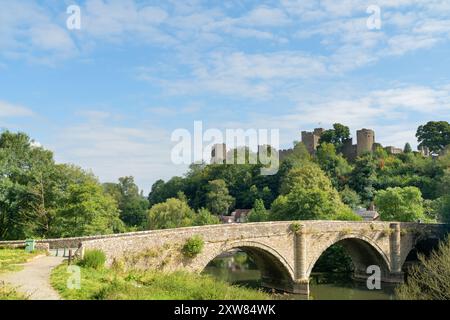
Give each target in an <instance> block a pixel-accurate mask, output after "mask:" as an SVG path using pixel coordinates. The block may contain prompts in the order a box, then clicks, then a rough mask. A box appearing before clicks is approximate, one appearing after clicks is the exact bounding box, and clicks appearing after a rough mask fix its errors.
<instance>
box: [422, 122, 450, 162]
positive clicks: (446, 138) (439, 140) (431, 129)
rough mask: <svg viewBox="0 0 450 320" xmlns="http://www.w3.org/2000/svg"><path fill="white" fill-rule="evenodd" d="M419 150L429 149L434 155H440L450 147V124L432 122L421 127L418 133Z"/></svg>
mask: <svg viewBox="0 0 450 320" xmlns="http://www.w3.org/2000/svg"><path fill="white" fill-rule="evenodd" d="M416 137H417V140H418V142H419V148H421V147H428V148H429V149H430V151H431V152H432V153H434V154H438V153H439V152H441V151H442V150H444V148H445V147H446V146H448V145H450V124H449V123H448V122H447V121H430V122H428V123H427V124H425V125H421V126H419V128H418V129H417V133H416Z"/></svg>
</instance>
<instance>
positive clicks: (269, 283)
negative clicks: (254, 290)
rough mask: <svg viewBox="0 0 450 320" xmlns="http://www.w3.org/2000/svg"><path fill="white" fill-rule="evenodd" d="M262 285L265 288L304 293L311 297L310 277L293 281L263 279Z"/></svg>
mask: <svg viewBox="0 0 450 320" xmlns="http://www.w3.org/2000/svg"><path fill="white" fill-rule="evenodd" d="M261 285H262V286H263V287H264V288H269V289H274V290H277V291H283V292H287V293H293V294H299V295H304V296H305V297H309V279H299V280H296V281H291V282H285V283H282V282H277V281H274V280H272V279H263V280H262V283H261Z"/></svg>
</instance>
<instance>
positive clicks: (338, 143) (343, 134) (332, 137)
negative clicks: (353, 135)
mask: <svg viewBox="0 0 450 320" xmlns="http://www.w3.org/2000/svg"><path fill="white" fill-rule="evenodd" d="M349 138H350V129H349V127H347V126H344V125H342V124H340V123H335V124H333V129H330V130H325V131H324V132H323V133H322V135H321V136H320V140H319V144H320V145H322V143H331V144H333V145H334V146H335V147H336V149H337V150H339V151H341V149H342V146H343V144H344V142H345V141H347V140H348V139H349ZM319 149H320V148H319Z"/></svg>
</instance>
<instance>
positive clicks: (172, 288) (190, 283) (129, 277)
mask: <svg viewBox="0 0 450 320" xmlns="http://www.w3.org/2000/svg"><path fill="white" fill-rule="evenodd" d="M80 269H81V288H80V289H78V290H77V289H69V288H68V287H67V280H68V279H69V277H70V276H71V273H68V272H67V266H66V265H61V266H59V267H57V268H55V269H54V270H53V272H52V275H51V283H52V285H53V287H54V288H55V289H56V290H57V291H58V292H59V294H60V295H61V296H62V297H63V298H64V299H68V300H213V299H214V300H228V299H229V300H250V299H255V300H264V299H268V298H269V296H268V295H267V294H265V293H263V292H261V291H257V290H253V289H247V288H243V287H238V286H232V285H230V284H228V283H226V282H223V281H218V280H216V279H214V278H212V277H210V276H205V275H197V274H192V273H187V272H173V273H165V272H162V271H150V270H148V271H136V270H134V271H128V272H123V271H118V270H114V269H108V268H101V269H93V268H86V267H80Z"/></svg>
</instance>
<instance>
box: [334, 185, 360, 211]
mask: <svg viewBox="0 0 450 320" xmlns="http://www.w3.org/2000/svg"><path fill="white" fill-rule="evenodd" d="M339 194H340V195H341V199H342V202H343V203H345V204H346V205H348V206H349V207H350V208H352V209H353V210H356V209H358V207H359V206H360V205H361V198H360V196H359V195H358V193H356V191H354V190H352V189H350V188H349V187H348V186H345V187H344V189H343V190H342V191H340V192H339Z"/></svg>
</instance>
